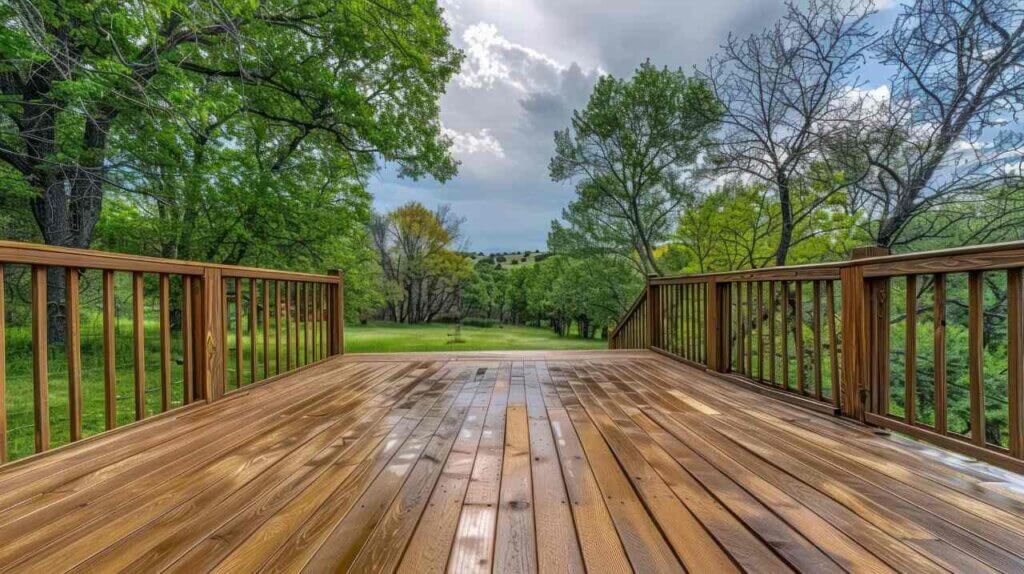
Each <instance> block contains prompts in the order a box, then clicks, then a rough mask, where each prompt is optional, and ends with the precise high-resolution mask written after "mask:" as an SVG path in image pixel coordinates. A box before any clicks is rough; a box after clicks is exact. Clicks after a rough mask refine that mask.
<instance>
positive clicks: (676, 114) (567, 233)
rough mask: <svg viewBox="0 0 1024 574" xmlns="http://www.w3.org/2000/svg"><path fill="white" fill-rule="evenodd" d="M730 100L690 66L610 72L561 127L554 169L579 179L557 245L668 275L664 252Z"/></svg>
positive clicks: (552, 240)
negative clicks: (686, 69) (660, 259)
mask: <svg viewBox="0 0 1024 574" xmlns="http://www.w3.org/2000/svg"><path fill="white" fill-rule="evenodd" d="M719 113H720V106H719V104H718V102H717V101H716V100H715V98H714V96H713V95H712V94H711V92H710V90H709V89H708V88H707V87H706V86H705V85H704V83H703V82H702V81H699V80H695V79H693V78H688V77H686V75H685V74H683V72H682V70H669V69H668V68H661V69H659V68H657V67H655V66H654V65H652V64H651V63H650V62H645V63H643V64H641V65H640V67H639V68H638V69H637V70H636V73H635V74H634V75H633V77H632V78H629V79H620V78H616V77H614V76H610V75H609V76H603V77H602V78H601V79H600V80H598V82H597V85H596V86H595V87H594V92H593V93H592V94H591V96H590V100H589V101H588V102H587V106H586V107H585V108H584V109H583V110H577V111H574V112H573V115H572V124H571V127H569V128H567V129H565V130H563V131H559V132H556V133H555V153H554V157H552V159H551V163H550V166H549V171H550V174H551V178H552V179H553V180H555V181H574V182H575V183H576V199H575V200H574V201H573V202H572V203H571V204H569V206H568V207H567V208H566V209H565V210H564V211H563V213H562V216H563V218H564V220H565V224H562V223H561V222H557V221H556V222H553V223H552V231H551V234H550V236H549V244H550V246H551V247H552V249H553V250H554V251H558V252H561V253H575V254H580V255H614V256H619V257H626V258H630V259H632V260H633V261H634V262H635V263H636V265H637V266H638V268H639V269H640V270H642V271H643V272H644V273H658V274H660V272H661V271H660V269H659V267H658V263H657V261H656V259H655V256H654V250H655V248H656V247H657V246H658V244H659V243H660V242H662V241H664V240H665V239H667V238H668V236H669V233H670V232H671V230H672V227H673V226H674V224H675V217H676V214H677V212H678V209H679V207H680V206H681V205H682V203H683V202H684V201H685V200H686V199H687V198H688V197H690V195H691V193H692V192H691V189H690V187H689V186H688V184H687V179H686V178H687V175H688V173H689V172H690V171H691V170H692V168H693V166H694V164H695V162H696V159H697V156H698V155H699V153H700V152H701V151H702V150H703V149H704V148H705V146H706V145H707V143H708V138H709V134H710V132H711V131H712V130H713V129H714V127H715V125H716V122H717V119H718V116H719Z"/></svg>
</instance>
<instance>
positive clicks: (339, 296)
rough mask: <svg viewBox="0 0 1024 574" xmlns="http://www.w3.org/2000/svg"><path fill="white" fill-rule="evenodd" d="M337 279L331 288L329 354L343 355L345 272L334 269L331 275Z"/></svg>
mask: <svg viewBox="0 0 1024 574" xmlns="http://www.w3.org/2000/svg"><path fill="white" fill-rule="evenodd" d="M332 275H336V276H337V277H338V282H337V283H335V284H334V285H332V286H331V289H330V291H331V301H330V305H331V309H330V313H329V314H330V321H331V333H330V337H331V354H332V355H341V354H344V353H345V272H344V271H343V270H341V269H336V270H334V272H333V273H332Z"/></svg>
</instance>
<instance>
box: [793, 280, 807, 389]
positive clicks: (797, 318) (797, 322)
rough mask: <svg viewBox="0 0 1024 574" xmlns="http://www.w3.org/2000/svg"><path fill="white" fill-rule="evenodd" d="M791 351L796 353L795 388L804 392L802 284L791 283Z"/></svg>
mask: <svg viewBox="0 0 1024 574" xmlns="http://www.w3.org/2000/svg"><path fill="white" fill-rule="evenodd" d="M793 352H794V353H795V354H796V388H797V391H798V392H800V393H801V394H803V393H805V392H806V389H805V388H804V386H805V381H804V284H803V282H802V281H797V282H796V283H794V284H793Z"/></svg>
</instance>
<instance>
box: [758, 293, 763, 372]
mask: <svg viewBox="0 0 1024 574" xmlns="http://www.w3.org/2000/svg"><path fill="white" fill-rule="evenodd" d="M757 380H759V381H763V380H764V281H758V282H757Z"/></svg>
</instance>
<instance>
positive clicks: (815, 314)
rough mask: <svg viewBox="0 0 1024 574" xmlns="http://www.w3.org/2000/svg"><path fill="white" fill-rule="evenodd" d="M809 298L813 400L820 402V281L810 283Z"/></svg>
mask: <svg viewBox="0 0 1024 574" xmlns="http://www.w3.org/2000/svg"><path fill="white" fill-rule="evenodd" d="M811 296H812V297H813V298H814V303H813V304H812V305H811V321H813V322H814V325H812V330H811V333H812V334H813V337H814V359H813V361H814V364H812V365H811V373H812V375H813V377H814V398H816V399H818V400H819V401H820V400H821V380H822V373H821V281H814V282H812V283H811Z"/></svg>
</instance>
